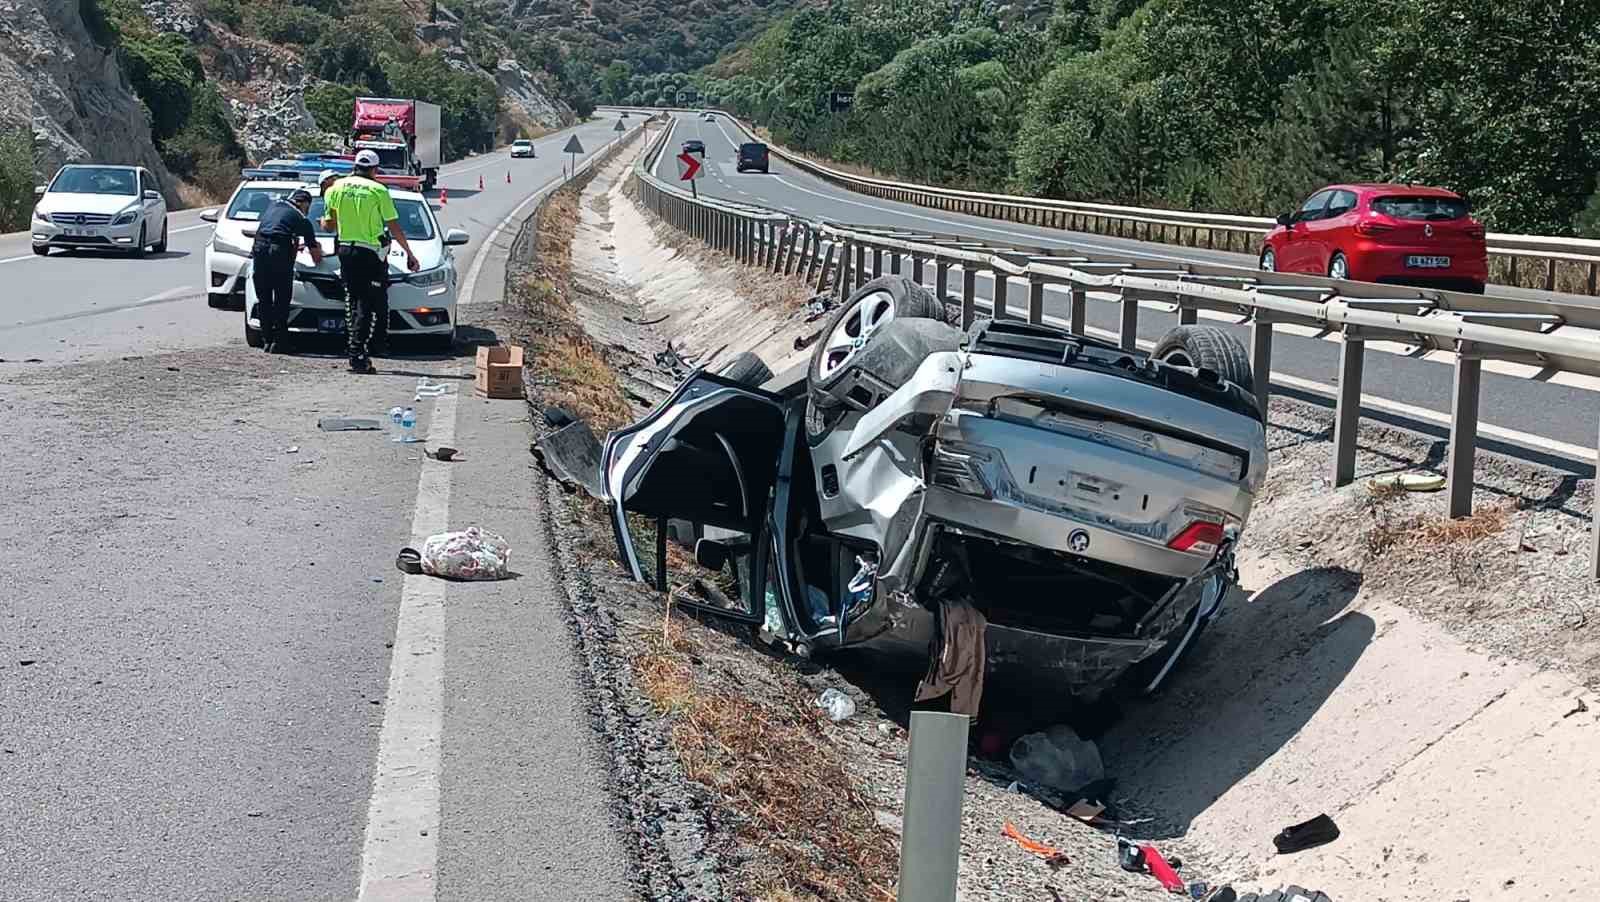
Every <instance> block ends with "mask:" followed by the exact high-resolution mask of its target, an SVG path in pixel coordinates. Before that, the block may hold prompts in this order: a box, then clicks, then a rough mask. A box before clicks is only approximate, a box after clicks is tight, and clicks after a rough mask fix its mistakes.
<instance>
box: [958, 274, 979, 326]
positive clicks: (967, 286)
mask: <svg viewBox="0 0 1600 902" xmlns="http://www.w3.org/2000/svg"><path fill="white" fill-rule="evenodd" d="M977 318H978V271H977V270H975V269H973V268H972V266H971V265H970V264H962V266H961V328H963V329H967V328H971V326H972V321H973V320H975V319H977Z"/></svg>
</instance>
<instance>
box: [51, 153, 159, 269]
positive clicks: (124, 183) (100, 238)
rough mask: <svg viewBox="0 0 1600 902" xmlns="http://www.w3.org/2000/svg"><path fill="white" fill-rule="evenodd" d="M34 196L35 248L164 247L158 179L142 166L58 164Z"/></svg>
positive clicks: (136, 251)
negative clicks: (36, 199)
mask: <svg viewBox="0 0 1600 902" xmlns="http://www.w3.org/2000/svg"><path fill="white" fill-rule="evenodd" d="M33 193H34V196H35V197H37V198H38V201H37V203H35V205H34V208H33V216H32V219H31V222H30V223H29V232H30V234H31V236H32V238H33V252H34V253H35V254H38V255H39V256H41V257H43V256H45V255H46V254H48V253H50V249H51V248H52V247H58V248H86V249H90V250H120V251H127V252H128V253H130V254H132V255H134V256H135V257H142V256H144V253H145V251H146V250H147V249H151V250H154V251H155V252H156V253H158V254H161V253H165V252H166V250H167V202H166V199H165V198H163V197H162V196H161V191H160V188H159V186H158V185H157V184H156V177H155V176H154V175H152V174H151V173H150V170H148V169H145V168H143V167H141V166H91V165H82V164H72V165H68V166H63V167H61V169H60V171H58V172H57V173H56V175H55V178H53V179H51V180H50V184H48V185H40V186H38V187H37V188H35V189H33Z"/></svg>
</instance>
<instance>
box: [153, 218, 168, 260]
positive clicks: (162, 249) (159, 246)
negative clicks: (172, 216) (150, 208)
mask: <svg viewBox="0 0 1600 902" xmlns="http://www.w3.org/2000/svg"><path fill="white" fill-rule="evenodd" d="M153 250H155V252H156V253H158V254H164V253H166V252H167V221H166V220H165V219H163V220H161V240H160V241H157V242H156V246H155V248H153Z"/></svg>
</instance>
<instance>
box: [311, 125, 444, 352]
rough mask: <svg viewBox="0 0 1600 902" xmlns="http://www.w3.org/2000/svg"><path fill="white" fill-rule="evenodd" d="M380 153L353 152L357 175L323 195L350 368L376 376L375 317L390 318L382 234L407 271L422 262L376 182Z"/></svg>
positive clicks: (391, 202)
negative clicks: (335, 250) (333, 239)
mask: <svg viewBox="0 0 1600 902" xmlns="http://www.w3.org/2000/svg"><path fill="white" fill-rule="evenodd" d="M377 173H378V155H377V154H376V153H374V152H373V151H371V150H362V151H360V152H358V153H357V154H356V166H355V173H354V174H353V175H349V176H346V177H345V178H342V179H340V180H338V181H337V182H334V183H333V187H332V188H330V189H329V190H328V193H327V194H326V195H325V196H324V197H323V220H322V227H323V228H324V229H327V230H328V231H330V232H332V233H334V235H336V236H337V237H338V242H339V245H338V246H339V275H340V277H341V278H342V279H343V281H344V297H345V300H344V310H345V317H344V319H345V330H346V332H347V333H348V334H349V336H350V370H351V372H356V373H376V372H377V369H376V368H374V367H373V365H372V356H371V349H370V345H371V343H372V336H373V334H374V332H375V331H376V330H377V327H378V318H379V317H387V316H388V315H389V265H388V261H387V259H386V257H385V244H386V242H385V241H384V235H385V233H386V232H387V234H388V235H389V237H391V238H393V239H394V240H395V241H397V242H399V244H400V248H401V249H402V250H404V251H405V252H406V269H408V270H410V271H411V272H416V271H417V270H418V269H419V268H420V266H421V264H419V263H418V262H417V255H416V254H414V253H412V252H411V243H410V242H408V241H407V240H406V233H405V232H404V231H402V230H401V228H400V213H399V212H398V211H397V210H395V207H394V198H393V197H391V196H390V195H389V189H388V188H386V187H384V186H383V185H382V184H380V183H379V182H377V181H376V180H375V179H374V176H376V175H377Z"/></svg>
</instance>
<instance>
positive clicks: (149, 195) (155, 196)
mask: <svg viewBox="0 0 1600 902" xmlns="http://www.w3.org/2000/svg"><path fill="white" fill-rule="evenodd" d="M144 199H145V200H160V199H161V193H160V192H159V191H146V192H145V193H144Z"/></svg>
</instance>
